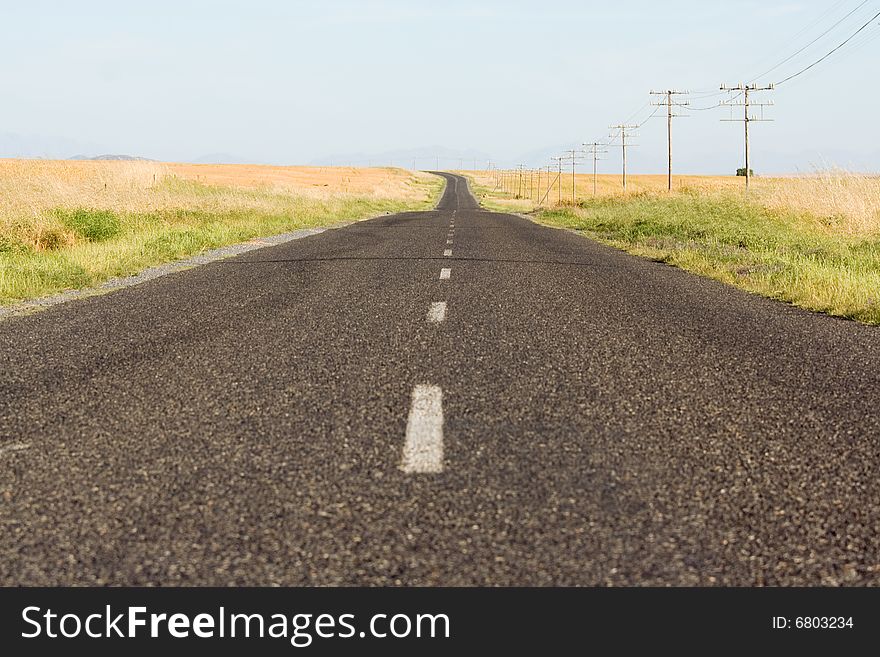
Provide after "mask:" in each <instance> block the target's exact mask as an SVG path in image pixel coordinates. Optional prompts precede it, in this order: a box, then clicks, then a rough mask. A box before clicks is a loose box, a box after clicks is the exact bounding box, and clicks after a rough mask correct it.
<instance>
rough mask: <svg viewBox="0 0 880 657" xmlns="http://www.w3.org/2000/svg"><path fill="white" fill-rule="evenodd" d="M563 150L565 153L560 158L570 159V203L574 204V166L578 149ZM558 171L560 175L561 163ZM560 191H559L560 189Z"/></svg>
mask: <svg viewBox="0 0 880 657" xmlns="http://www.w3.org/2000/svg"><path fill="white" fill-rule="evenodd" d="M563 152H564V153H565V155H563V156H562V159H565V160H571V203H572V205H574V203H575V202H576V200H577V199H576V195H575V178H574V167H575V165H576V164H577V161H578V155H577V154H578V151H577V150H576V149H574V148H572V149H570V150H567V151H563ZM559 173H560V175H561V174H562V168H561V165H560V169H559ZM560 187H561V184H560ZM560 191H561V189H560ZM560 201H561V198H560Z"/></svg>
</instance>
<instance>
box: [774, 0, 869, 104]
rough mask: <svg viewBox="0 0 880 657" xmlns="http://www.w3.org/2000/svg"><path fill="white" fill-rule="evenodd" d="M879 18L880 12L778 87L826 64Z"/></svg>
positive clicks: (780, 82)
mask: <svg viewBox="0 0 880 657" xmlns="http://www.w3.org/2000/svg"><path fill="white" fill-rule="evenodd" d="M877 18H880V11H878V12H877V13H876V14H874V15H873V16H872V17H871V18H870V20H868V22H867V23H865V24H864V25H862V26H861V27H860V28H859V29H857V30H856V31H855V32H853V33H852V34H850V35H849V36H848V37H847V38H846V40H845V41H844V42H843V43H841V44H840V45H838V46H837V47H836V48H833V49H832V50H830V51H829V52H827V53H826V54H825V55H823V56H822V57H820V58H819V59H817V60H816V61H815V62H813V63H812V64H810V65H809V66H807V67H805V68H802V69H801V70H800V71H798V72H797V73H795V74H794V75H789V76H788V77H787V78H785V79H784V80H780V81H779V82H777V83H776V86H777V87H778V86H779V85H780V84H785V83H786V82H788V81H789V80H793V79H794V78H796V77H798V76H799V75H803V74H804V73H806V72H807V71H809V70H810V69H811V68H813V67H814V66H816V65H817V64H821V63H822V62H824V61H825V60H826V59H828V58H829V57H831V55H833V54H834V53H836V52H837V51H838V50H840V49H841V48H843V47H844V46H845V45H846V44H848V43H849V42H850V41H852V40H853V38H855V36H856V35H857V34H859V33H860V32H861V31H862V30H864V29H865V28H866V27H868V26H869V25H870V24H871V23H873V22H874V21H875V20H876V19H877Z"/></svg>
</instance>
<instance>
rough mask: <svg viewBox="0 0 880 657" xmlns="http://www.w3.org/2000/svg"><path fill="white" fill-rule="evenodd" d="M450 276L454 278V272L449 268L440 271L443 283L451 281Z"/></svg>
mask: <svg viewBox="0 0 880 657" xmlns="http://www.w3.org/2000/svg"><path fill="white" fill-rule="evenodd" d="M450 276H452V270H451V269H450V268H449V267H443V269H441V270H440V280H441V281H447V280H449V277H450Z"/></svg>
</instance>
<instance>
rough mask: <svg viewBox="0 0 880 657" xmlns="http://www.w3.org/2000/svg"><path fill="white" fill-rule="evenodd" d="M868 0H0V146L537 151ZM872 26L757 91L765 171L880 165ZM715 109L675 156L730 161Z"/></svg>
mask: <svg viewBox="0 0 880 657" xmlns="http://www.w3.org/2000/svg"><path fill="white" fill-rule="evenodd" d="M860 2H861V0H831V1H828V2H818V1H808V0H782V1H774V0H739V1H737V2H729V1H725V2H706V1H705V0H704V1H702V2H700V1H691V0H668V1H667V2H662V3H661V2H636V1H632V0H630V1H628V2H618V3H609V2H607V1H603V2H585V1H580V2H564V1H556V2H534V0H532V1H530V2H518V1H516V0H506V1H488V0H484V1H480V0H471V1H459V0H452V1H446V2H436V1H435V2H427V1H425V2H422V1H420V0H363V1H360V2H357V1H354V0H339V1H336V0H325V1H305V0H302V1H295V0H291V1H288V2H282V1H280V0H274V1H273V0H250V1H247V2H246V1H244V0H239V1H232V0H220V1H216V0H215V1H211V2H208V1H196V0H192V1H187V0H176V1H174V2H167V1H165V0H151V2H138V3H134V2H126V3H121V2H118V1H116V2H110V1H107V2H105V1H98V0H78V2H75V3H73V2H60V1H54V2H53V1H49V0H42V1H41V0H30V1H29V2H20V1H12V0H2V21H0V80H2V86H0V88H2V90H3V93H2V97H0V155H7V156H8V155H19V154H31V155H43V156H56V157H57V156H70V155H73V154H75V153H76V152H77V151H84V152H87V153H89V154H96V153H99V152H112V153H129V154H136V155H142V156H146V157H151V158H155V159H162V160H192V159H195V158H198V157H200V156H203V155H206V154H210V153H228V154H233V155H235V156H236V157H239V158H242V159H247V160H253V161H260V162H268V163H290V164H295V163H308V162H312V161H316V160H320V159H325V158H327V157H329V156H331V155H334V154H336V156H337V161H339V160H341V159H343V158H340V155H341V154H347V155H346V156H345V157H347V158H348V159H352V158H355V157H357V156H356V155H352V154H358V153H364V154H367V155H373V156H375V155H377V154H380V153H385V152H391V151H407V150H410V149H424V151H425V152H427V151H430V150H431V148H432V147H433V146H434V145H438V146H442V147H445V148H447V149H452V150H454V151H456V150H461V151H465V150H469V151H475V152H478V153H481V154H488V155H490V156H491V157H492V159H493V160H494V161H497V162H500V163H501V164H505V165H512V164H515V163H519V162H520V161H522V160H524V159H525V160H526V162H527V163H530V164H539V163H543V162H544V160H545V156H547V155H549V154H551V153H553V152H555V151H556V150H558V149H561V148H564V147H571V146H576V145H578V144H580V143H582V142H585V141H592V140H593V139H594V138H597V139H598V138H604V137H606V136H607V135H608V130H607V126H608V125H610V124H612V123H618V122H620V121H623V120H626V119H627V118H628V117H630V115H631V114H633V112H636V110H637V109H638V108H639V107H640V106H642V105H644V103H646V102H647V101H648V100H649V97H648V91H649V90H650V89H652V88H666V87H677V88H685V89H691V90H695V91H696V90H707V89H708V90H713V89H717V87H718V86H719V85H720V84H721V83H723V82H726V83H736V82H739V81H741V80H747V79H748V78H749V76H753V75H756V74H758V73H761V72H762V71H764V70H766V69H768V68H770V67H772V66H773V65H774V64H776V63H778V62H779V61H781V60H783V59H784V58H785V57H787V56H788V55H790V54H792V53H793V52H795V51H796V50H798V49H799V48H800V47H802V46H803V45H805V44H806V43H808V42H809V41H811V40H812V39H813V38H815V37H816V36H818V35H819V34H820V33H821V32H822V31H824V30H825V29H827V28H828V27H830V26H831V25H833V24H834V22H836V21H837V20H839V19H841V18H842V17H843V16H844V15H845V14H846V13H847V12H849V11H851V10H853V9H855V8H856V7H857V6H858V5H859V4H860ZM878 11H880V0H870V1H868V2H866V3H865V4H864V6H862V7H861V8H859V9H858V10H857V11H856V12H855V13H854V14H853V15H852V16H851V17H850V18H849V19H847V20H845V21H844V22H843V23H842V24H841V25H840V26H839V27H838V28H837V29H835V30H834V31H832V32H831V33H830V34H829V35H828V36H827V37H825V38H822V39H820V40H819V41H818V42H817V43H816V44H815V45H814V46H812V47H810V48H808V49H807V50H805V51H804V52H803V53H801V54H800V55H798V56H797V57H795V58H794V59H792V61H790V62H788V63H787V64H785V65H784V66H782V67H780V68H779V69H777V70H776V71H774V72H773V73H772V74H770V75H768V76H767V77H766V78H761V79H759V80H757V81H758V82H776V81H778V80H779V79H781V78H783V77H785V74H788V73H791V72H794V71H796V70H798V69H799V68H801V65H806V64H808V63H809V62H810V61H812V60H814V59H816V58H818V57H819V56H821V55H822V54H824V52H827V51H828V50H830V49H831V48H832V47H834V46H835V45H836V44H837V43H839V42H840V41H842V40H843V39H844V38H846V37H847V36H848V35H849V34H850V33H852V32H853V31H854V30H855V29H856V28H857V27H858V26H859V25H861V24H862V23H864V22H865V21H866V20H868V18H869V17H870V16H871V15H873V14H874V13H876V12H878ZM813 23H815V24H814V25H813V27H812V28H810V27H809V26H810V25H811V24H813ZM876 23H877V21H875V24H872V25H871V26H870V27H869V28H868V29H866V30H865V32H863V33H862V34H861V35H859V37H857V38H856V39H855V40H854V41H853V42H852V43H851V44H850V45H849V46H848V47H846V48H844V49H842V50H841V51H840V52H839V53H837V54H835V55H834V56H832V57H831V58H829V60H828V61H826V62H824V63H822V64H820V65H819V66H817V67H816V68H815V69H814V70H812V71H810V72H809V73H807V74H805V75H803V76H801V77H800V78H797V79H796V80H792V81H791V82H790V83H787V84H785V85H783V86H781V87H780V88H779V89H778V90H776V91H775V92H773V93H772V94H768V95H767V96H768V97H772V99H773V100H774V101H775V102H776V106H775V107H774V108H772V109H771V110H770V111H769V112H768V116H772V117H773V118H774V119H776V120H775V122H773V123H763V124H754V125H753V136H754V139H753V161H754V166H755V169H756V170H758V171H760V172H783V171H793V170H796V169H801V170H809V169H810V167H811V166H812V165H816V164H821V163H822V162H823V160H824V161H827V162H829V163H833V164H838V165H842V166H847V167H851V168H860V169H871V170H880V127H878V122H877V120H876V115H877V106H878V100H880V88H878V85H877V84H876V75H877V69H878V63H880V38H875V37H878V36H880V26H878V25H877V24H876ZM804 28H809V29H806V30H804ZM695 95H696V94H695ZM714 100H716V99H715V98H709V99H708V100H705V99H703V100H695V101H694V105H700V106H705V105H709V104H711V103H712V102H713V101H714ZM649 113H650V108H643V109H642V110H641V111H638V112H636V115H635V116H633V117H632V119H633V120H636V121H639V120H641V119H643V118H645V117H646V116H647V115H648V114H649ZM725 115H726V111H724V110H714V111H704V112H692V115H691V117H690V118H682V119H678V120H677V121H676V123H675V133H676V142H675V151H676V152H675V155H676V165H677V169H678V170H680V171H682V172H684V171H688V172H706V173H710V172H729V171H731V170H732V169H734V168H735V167H736V166H737V165H739V163H740V161H741V157H742V156H741V151H742V126H741V124H738V123H722V122H720V121H719V119H720V118H722V117H724V116H725ZM637 142H638V144H639V146H638V147H637V148H634V149H633V151H632V152H631V157H630V160H631V163H632V168H633V170H635V171H658V172H659V171H662V170H663V166H664V161H665V121H662V120H659V119H653V120H651V121H649V122H648V123H646V124H645V125H644V126H643V128H642V129H641V136H640V137H639V139H638V140H637ZM25 151H28V152H25ZM618 160H619V156H618V154H617V152H616V151H615V152H612V153H610V154H609V160H608V161H607V162H606V163H604V165H603V166H604V167H605V168H606V169H608V170H616V168H617V167H618ZM398 163H400V164H402V163H403V162H398ZM410 163H411V162H410ZM407 164H409V163H407ZM455 164H456V166H457V163H455ZM422 166H425V167H427V166H428V163H427V162H424V163H422ZM445 166H447V167H448V166H452V163H451V162H447V163H445Z"/></svg>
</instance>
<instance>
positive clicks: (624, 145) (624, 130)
mask: <svg viewBox="0 0 880 657" xmlns="http://www.w3.org/2000/svg"><path fill="white" fill-rule="evenodd" d="M638 127H639V126H637V125H627V124H625V123H621V124H619V125H612V126H610V128H611V129H612V130H619V131H620V146H621V149H622V152H623V191H626V149H627V147H628V146H635V144H627V143H626V140H627V137H634V136H635V135H632V134H628V133H627V131H628V130H636V129H637V128H638ZM615 137H617V135H611V138H612V139H614V138H615Z"/></svg>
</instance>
